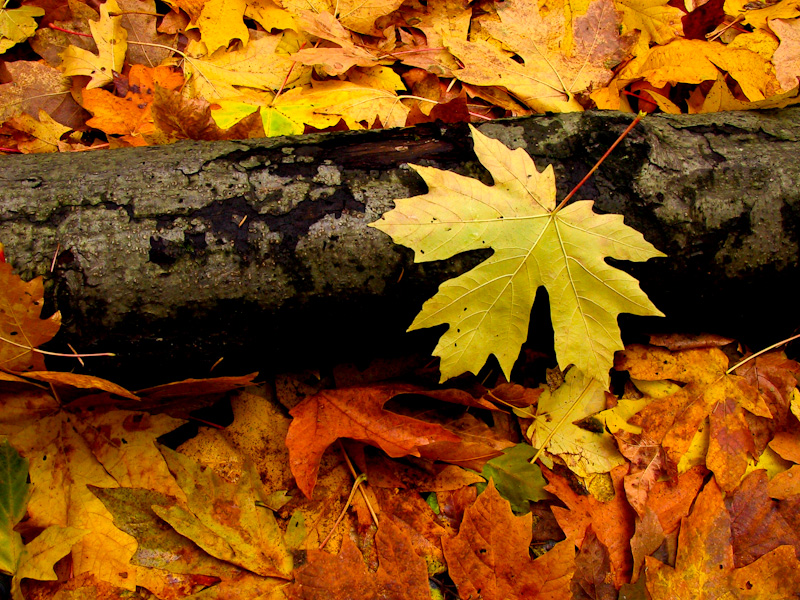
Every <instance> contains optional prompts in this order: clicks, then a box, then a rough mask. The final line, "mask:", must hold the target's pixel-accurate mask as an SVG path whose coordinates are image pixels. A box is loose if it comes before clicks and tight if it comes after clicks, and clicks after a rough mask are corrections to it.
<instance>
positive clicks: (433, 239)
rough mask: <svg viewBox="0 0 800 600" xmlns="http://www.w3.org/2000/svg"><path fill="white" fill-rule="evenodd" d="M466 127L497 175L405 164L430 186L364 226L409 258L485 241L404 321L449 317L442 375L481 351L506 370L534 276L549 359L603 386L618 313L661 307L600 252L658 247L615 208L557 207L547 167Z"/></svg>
mask: <svg viewBox="0 0 800 600" xmlns="http://www.w3.org/2000/svg"><path fill="white" fill-rule="evenodd" d="M472 136H473V139H474V143H475V154H476V155H477V156H478V159H479V160H480V161H481V163H482V164H483V165H484V166H485V167H486V168H487V169H488V171H489V172H490V173H491V175H492V177H493V179H494V182H495V185H493V186H487V185H484V184H483V183H481V182H479V181H477V180H475V179H471V178H469V177H464V176H461V175H457V174H455V173H451V172H448V171H442V170H439V169H434V168H431V167H420V166H414V165H412V168H413V169H414V170H415V171H416V172H417V173H419V174H420V175H421V176H422V178H423V179H424V180H425V182H426V183H427V184H428V188H429V192H428V193H427V194H424V195H422V196H415V197H413V198H403V199H400V200H396V201H395V206H396V208H395V209H393V210H391V211H389V212H387V213H386V214H384V215H383V217H381V219H379V220H378V221H376V222H375V223H373V224H372V226H373V227H376V228H378V229H380V230H381V231H383V232H385V233H387V234H389V235H390V236H392V239H393V240H394V241H395V243H398V244H403V245H404V246H408V247H410V248H412V249H414V250H415V253H416V254H415V259H414V260H415V261H416V262H424V261H432V260H442V259H446V258H449V257H451V256H453V255H455V254H458V253H460V252H465V251H468V250H480V249H486V248H492V249H493V250H494V253H493V254H492V256H491V257H489V258H488V259H487V260H485V261H484V262H482V263H481V264H479V265H478V266H477V267H475V268H474V269H472V270H471V271H468V272H467V273H464V274H463V275H460V276H459V277H456V278H455V279H451V280H450V281H446V282H445V283H443V284H442V285H441V286H440V287H439V291H438V292H437V293H436V295H435V296H434V297H433V298H431V299H430V300H428V301H427V302H425V304H424V306H423V307H422V311H421V312H420V313H419V315H417V317H416V319H414V322H413V323H412V324H411V327H409V331H411V330H414V329H421V328H425V327H434V326H436V325H441V324H448V325H449V326H450V327H449V329H448V330H447V331H446V332H445V334H444V335H443V336H442V337H441V339H440V340H439V343H438V345H437V346H436V349H435V350H434V352H433V354H434V356H439V357H441V366H440V369H441V374H442V377H441V380H442V381H445V380H446V379H449V378H451V377H455V376H456V375H459V374H461V373H464V372H467V371H470V372H472V373H477V372H478V371H479V370H480V369H481V367H482V366H483V365H484V363H485V362H486V360H487V359H488V358H489V355H490V354H494V355H495V356H496V357H497V360H498V361H499V363H500V367H501V368H502V369H503V373H505V375H506V377H509V375H510V372H511V367H512V366H513V364H514V361H515V360H516V358H517V356H518V355H519V351H520V347H521V346H522V343H523V342H524V341H525V339H526V338H527V335H528V324H529V321H530V312H531V308H532V306H533V300H534V297H535V295H536V292H537V290H538V289H539V287H541V286H544V287H545V288H546V289H547V292H548V293H549V295H550V315H551V318H552V321H553V329H554V331H555V349H556V355H557V357H558V364H559V366H560V367H561V368H562V369H564V370H565V369H566V367H567V366H568V365H570V364H574V365H575V366H576V367H578V369H580V370H581V371H582V372H584V373H585V374H587V375H589V376H590V377H594V378H596V379H598V380H599V381H601V382H603V383H604V384H605V385H606V386H607V385H608V371H609V369H610V368H611V365H612V362H613V356H614V352H615V351H616V350H622V348H623V346H622V340H621V338H620V332H619V325H618V324H617V317H618V316H619V314H620V313H622V312H627V313H632V314H636V315H658V316H663V314H662V313H661V312H660V311H659V310H658V309H657V308H656V307H655V306H654V305H653V303H652V302H650V300H649V299H648V298H647V296H646V295H645V294H644V292H642V290H641V289H640V288H639V283H638V282H637V281H636V279H634V278H633V277H631V276H630V275H628V274H627V273H625V272H623V271H620V270H619V269H617V268H615V267H612V266H611V265H609V264H608V263H606V262H605V258H606V257H611V258H617V259H623V260H634V261H645V260H647V259H649V258H653V257H656V256H664V254H662V253H661V252H659V251H658V250H656V249H655V248H654V247H653V246H652V245H651V244H649V243H648V242H646V241H645V239H644V238H643V237H642V235H641V234H640V233H639V232H637V231H636V230H634V229H631V228H630V227H628V226H626V225H625V224H624V223H623V220H622V217H621V216H620V215H598V214H596V213H595V212H593V211H592V205H593V204H594V203H593V202H591V201H588V200H584V201H579V202H574V203H572V204H569V205H567V206H565V207H564V208H560V209H559V208H557V207H556V188H555V176H554V174H553V169H552V167H551V166H548V167H547V168H546V169H545V170H544V171H543V172H541V173H540V172H539V171H537V170H536V166H535V165H534V163H533V159H531V157H530V156H529V155H528V154H526V153H525V151H523V150H522V149H517V150H513V151H512V150H509V149H508V148H506V147H505V146H504V145H503V144H501V143H500V142H498V141H497V140H493V139H491V138H488V137H486V136H484V135H482V134H481V133H479V132H478V131H477V130H476V129H474V128H473V129H472Z"/></svg>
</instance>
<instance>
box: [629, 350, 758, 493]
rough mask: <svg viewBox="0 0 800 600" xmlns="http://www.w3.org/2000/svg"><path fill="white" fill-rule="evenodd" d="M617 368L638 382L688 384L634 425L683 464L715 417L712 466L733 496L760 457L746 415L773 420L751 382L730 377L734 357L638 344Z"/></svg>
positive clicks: (636, 419) (634, 420)
mask: <svg viewBox="0 0 800 600" xmlns="http://www.w3.org/2000/svg"><path fill="white" fill-rule="evenodd" d="M614 368H616V369H617V370H627V371H628V372H629V373H630V375H631V377H633V378H635V379H643V380H646V381H659V380H664V379H671V380H675V381H679V382H681V383H685V384H686V385H685V386H684V387H682V388H681V389H680V390H678V391H677V392H675V393H674V394H672V395H670V396H667V397H665V398H659V399H657V400H655V401H653V402H651V403H650V404H648V405H647V406H646V407H645V408H644V409H642V410H641V411H640V412H639V413H637V414H636V415H634V417H633V418H632V419H631V420H630V422H631V423H633V424H635V425H639V426H641V427H642V428H643V429H644V431H645V432H646V433H647V435H648V437H649V438H650V439H651V440H653V441H655V442H657V443H658V442H660V443H661V444H662V445H663V447H664V450H665V451H666V454H667V458H668V459H669V460H670V461H672V462H673V464H677V463H678V461H679V460H680V458H681V457H682V456H683V455H684V454H685V453H686V451H687V450H688V449H689V446H690V444H691V443H692V439H693V438H694V436H695V434H696V433H697V431H698V429H700V427H701V425H702V424H703V421H704V420H705V418H706V417H710V423H711V433H710V443H709V448H708V452H707V454H706V466H707V467H708V468H709V469H710V470H712V471H713V472H714V474H715V475H716V477H717V483H719V485H720V487H722V489H724V490H726V491H731V490H733V489H734V488H735V487H736V486H737V485H738V483H739V480H740V479H741V478H742V475H744V472H745V469H746V468H747V463H748V455H755V454H756V451H755V443H754V441H753V433H752V432H751V430H750V426H749V424H748V422H747V419H746V418H745V410H746V411H748V412H749V413H751V414H753V415H756V416H759V417H765V418H768V419H769V418H772V414H771V412H770V410H769V407H768V406H767V404H766V402H765V401H764V399H763V398H761V397H760V396H759V394H758V391H757V390H756V389H755V388H754V387H753V386H752V385H750V384H749V383H748V382H747V380H745V379H744V378H743V377H740V376H738V375H734V374H730V373H728V372H727V369H728V357H727V356H726V355H725V353H724V352H722V350H720V349H719V348H702V349H692V350H683V351H679V352H670V351H669V350H667V349H666V348H659V347H656V346H643V345H639V344H633V345H631V346H628V347H627V348H626V349H625V351H624V352H620V353H618V354H617V357H616V360H615V363H614Z"/></svg>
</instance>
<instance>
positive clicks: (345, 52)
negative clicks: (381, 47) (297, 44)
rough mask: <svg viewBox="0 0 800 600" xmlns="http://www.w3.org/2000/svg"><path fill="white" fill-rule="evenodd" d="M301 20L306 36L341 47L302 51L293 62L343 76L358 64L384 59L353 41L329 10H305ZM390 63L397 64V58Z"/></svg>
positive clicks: (371, 64) (365, 64)
mask: <svg viewBox="0 0 800 600" xmlns="http://www.w3.org/2000/svg"><path fill="white" fill-rule="evenodd" d="M298 21H299V23H300V25H301V26H302V28H303V31H305V32H306V33H307V34H309V35H312V36H314V37H318V38H320V39H321V40H327V41H329V42H333V43H334V44H336V45H337V46H339V47H338V48H330V47H315V48H305V49H302V50H300V51H299V52H295V53H294V54H293V55H292V59H293V60H296V61H297V62H299V63H302V64H304V65H320V67H321V68H322V70H324V71H325V73H327V74H328V75H341V74H342V73H345V72H346V71H347V70H349V69H350V68H351V67H353V66H355V65H358V66H361V67H371V66H373V65H375V64H377V63H379V62H380V60H381V59H380V58H378V57H377V56H376V55H375V54H373V53H372V52H370V51H369V50H367V49H366V48H364V47H363V46H361V45H357V44H356V43H355V42H353V39H352V38H353V35H352V33H350V32H349V31H347V29H345V28H344V27H343V26H342V24H341V23H340V22H339V21H338V20H337V19H336V17H334V16H333V15H332V14H331V13H329V12H327V11H323V12H320V13H314V12H311V11H310V10H306V11H303V12H301V13H300V18H299V19H298ZM391 62H394V59H392V60H391Z"/></svg>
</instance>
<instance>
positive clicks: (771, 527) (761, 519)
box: [730, 469, 800, 567]
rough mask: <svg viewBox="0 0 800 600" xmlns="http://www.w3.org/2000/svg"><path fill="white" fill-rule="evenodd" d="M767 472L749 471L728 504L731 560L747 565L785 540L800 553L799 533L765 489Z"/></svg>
mask: <svg viewBox="0 0 800 600" xmlns="http://www.w3.org/2000/svg"><path fill="white" fill-rule="evenodd" d="M767 484H768V479H767V472H766V471H764V470H763V469H759V470H758V471H753V472H752V473H750V474H749V475H748V476H747V477H745V478H744V481H742V484H741V485H740V486H739V488H738V489H737V490H736V491H735V492H734V493H733V497H732V499H731V505H730V515H731V533H732V534H733V539H732V543H733V561H734V565H735V566H737V567H742V566H744V565H749V564H750V563H752V562H753V561H754V560H757V559H758V558H760V557H762V556H763V555H764V554H767V553H768V552H770V551H772V550H774V549H776V548H778V547H779V546H783V545H785V544H788V545H791V546H794V548H795V553H796V554H798V555H800V533H799V532H798V531H797V530H796V529H795V528H794V527H792V526H791V525H790V524H789V523H788V522H787V521H786V519H784V517H783V516H782V515H781V513H780V510H779V503H778V502H776V501H775V500H772V499H771V498H770V497H769V495H768V493H767Z"/></svg>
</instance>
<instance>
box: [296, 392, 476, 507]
mask: <svg viewBox="0 0 800 600" xmlns="http://www.w3.org/2000/svg"><path fill="white" fill-rule="evenodd" d="M412 392H413V393H424V392H421V391H420V390H419V389H418V388H416V387H414V386H407V385H376V386H372V387H361V388H345V389H341V390H325V391H322V392H319V393H318V394H315V395H314V396H310V397H308V398H306V399H305V400H303V401H302V402H301V403H300V404H298V405H297V406H295V407H294V408H293V409H292V410H291V411H290V414H291V415H292V417H294V420H293V421H292V424H291V425H290V426H289V433H288V434H287V436H286V446H287V447H288V448H289V463H290V467H291V469H292V474H293V475H294V477H295V479H296V480H297V486H298V487H299V488H300V490H302V492H303V493H304V494H305V495H306V496H307V497H309V498H310V497H311V494H312V493H313V491H314V485H315V483H316V481H317V472H318V470H319V461H320V459H321V458H322V455H323V454H324V453H325V450H326V449H327V447H328V446H330V445H331V444H332V443H333V442H335V441H336V440H337V439H339V438H350V439H353V440H358V441H361V442H365V443H367V444H371V445H373V446H377V447H378V448H380V449H382V450H383V451H384V452H386V454H388V455H389V456H391V457H393V458H397V457H400V456H408V455H412V456H420V448H422V447H424V446H426V445H428V444H431V443H433V442H458V441H459V440H460V439H461V438H460V437H459V436H457V435H456V434H454V433H452V432H450V431H448V430H447V429H445V428H444V427H442V426H441V425H435V424H432V423H426V422H425V421H420V420H418V419H412V418H410V417H405V416H402V415H398V414H395V413H392V412H389V411H387V410H384V409H383V405H384V404H386V402H387V401H388V400H389V399H390V398H392V397H394V396H396V395H398V394H403V393H412Z"/></svg>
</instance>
